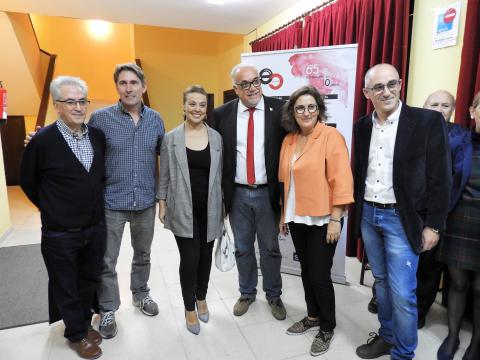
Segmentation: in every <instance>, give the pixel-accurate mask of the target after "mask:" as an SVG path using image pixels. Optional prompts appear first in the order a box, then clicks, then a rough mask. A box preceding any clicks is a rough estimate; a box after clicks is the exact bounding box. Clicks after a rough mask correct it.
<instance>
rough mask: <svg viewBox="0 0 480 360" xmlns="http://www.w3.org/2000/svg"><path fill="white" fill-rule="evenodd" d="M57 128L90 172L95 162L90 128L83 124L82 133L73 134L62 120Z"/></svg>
mask: <svg viewBox="0 0 480 360" xmlns="http://www.w3.org/2000/svg"><path fill="white" fill-rule="evenodd" d="M57 128H58V130H59V131H60V133H61V134H62V136H63V138H64V139H65V141H66V142H67V144H68V146H69V147H70V149H71V150H72V152H73V153H74V154H75V156H76V157H77V159H78V161H80V162H81V163H82V165H83V167H84V168H85V170H87V172H90V167H91V166H92V162H93V148H92V144H91V143H90V138H89V137H88V126H87V125H85V124H82V127H81V132H80V133H77V132H73V131H72V129H70V128H69V127H68V126H67V124H65V122H64V121H63V120H62V119H58V120H57Z"/></svg>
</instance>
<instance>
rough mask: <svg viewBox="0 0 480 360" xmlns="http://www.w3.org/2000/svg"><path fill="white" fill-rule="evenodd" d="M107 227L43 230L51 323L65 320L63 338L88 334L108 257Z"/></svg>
mask: <svg viewBox="0 0 480 360" xmlns="http://www.w3.org/2000/svg"><path fill="white" fill-rule="evenodd" d="M105 238H106V230H105V223H104V221H101V222H100V223H98V224H97V225H94V226H90V227H87V228H84V229H82V230H80V231H70V232H69V231H53V230H48V229H42V243H41V249H42V255H43V260H44V261H45V266H46V268H47V272H48V297H49V313H50V323H53V322H55V321H58V320H63V322H64V323H65V333H64V336H65V337H66V338H67V339H69V340H70V341H79V340H81V339H82V338H84V337H85V336H86V334H87V329H88V326H89V325H90V323H91V319H92V304H93V299H94V296H95V291H96V289H97V286H98V284H99V283H100V271H101V268H102V264H103V255H104V253H105Z"/></svg>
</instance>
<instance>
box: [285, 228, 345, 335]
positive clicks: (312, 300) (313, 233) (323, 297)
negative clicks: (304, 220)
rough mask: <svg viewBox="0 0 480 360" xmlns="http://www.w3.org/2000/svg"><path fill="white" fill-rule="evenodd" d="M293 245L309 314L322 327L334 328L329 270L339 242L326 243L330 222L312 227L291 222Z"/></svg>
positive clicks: (333, 302)
mask: <svg viewBox="0 0 480 360" xmlns="http://www.w3.org/2000/svg"><path fill="white" fill-rule="evenodd" d="M288 227H289V229H290V233H291V235H292V240H293V245H294V246H295V251H296V252H297V255H298V258H299V260H300V265H301V268H302V283H303V289H304V291H305V301H306V302H307V313H308V316H310V317H312V318H318V319H319V322H320V329H322V330H323V331H332V330H333V329H334V328H335V325H336V321H335V292H334V290H333V284H332V278H331V274H330V270H331V268H332V264H333V256H334V255H335V249H336V247H337V243H336V242H335V243H333V244H327V240H326V236H327V225H324V226H314V225H313V226H309V225H304V224H295V223H293V222H290V223H288Z"/></svg>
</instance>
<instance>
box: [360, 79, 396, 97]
mask: <svg viewBox="0 0 480 360" xmlns="http://www.w3.org/2000/svg"><path fill="white" fill-rule="evenodd" d="M401 82H402V80H390V81H389V82H388V83H386V84H376V85H375V86H373V87H371V88H368V87H367V88H365V89H368V90H372V91H373V93H374V94H376V95H378V94H381V93H383V92H384V91H385V87H387V88H388V90H389V91H394V90H397V86H398V85H400V83H401Z"/></svg>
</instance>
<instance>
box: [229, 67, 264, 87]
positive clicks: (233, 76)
mask: <svg viewBox="0 0 480 360" xmlns="http://www.w3.org/2000/svg"><path fill="white" fill-rule="evenodd" d="M243 68H251V69H254V70H255V71H256V72H257V73H258V69H257V67H256V66H255V65H252V64H248V63H240V64H237V65H235V66H234V67H233V69H232V71H231V72H230V78H231V79H232V82H233V84H235V77H236V76H237V73H238V72H239V71H240V70H241V69H243Z"/></svg>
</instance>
